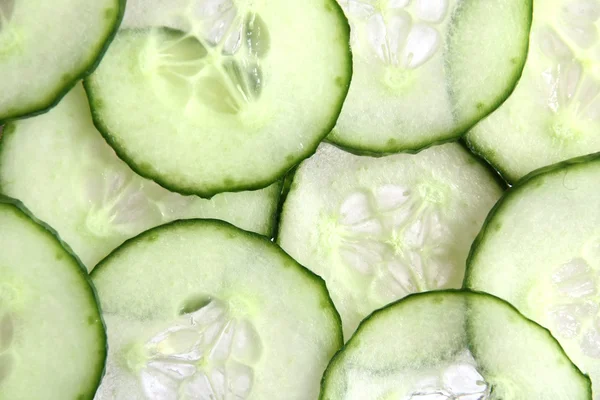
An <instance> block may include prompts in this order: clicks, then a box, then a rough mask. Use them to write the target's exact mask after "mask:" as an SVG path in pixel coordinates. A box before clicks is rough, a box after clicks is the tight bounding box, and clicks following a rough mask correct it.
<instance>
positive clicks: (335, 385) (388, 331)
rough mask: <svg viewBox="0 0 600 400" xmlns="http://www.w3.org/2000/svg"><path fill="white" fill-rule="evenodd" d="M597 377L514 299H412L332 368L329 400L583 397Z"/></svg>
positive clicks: (455, 295)
mask: <svg viewBox="0 0 600 400" xmlns="http://www.w3.org/2000/svg"><path fill="white" fill-rule="evenodd" d="M590 392H591V388H590V382H589V380H588V379H587V377H585V376H584V375H583V374H582V373H581V372H580V371H579V370H578V369H577V368H576V367H575V366H574V365H573V364H572V363H571V361H570V360H569V359H568V358H567V356H566V355H565V354H564V352H563V350H562V348H561V347H560V345H559V344H558V343H557V342H556V340H555V339H554V338H553V337H552V336H551V335H550V334H549V333H548V331H546V330H545V329H543V328H541V327H540V326H539V325H537V324H535V323H533V322H531V321H529V320H527V319H526V318H524V317H523V316H522V315H520V314H519V313H518V312H517V311H516V310H515V309H514V308H512V307H511V306H510V305H509V304H508V303H504V302H502V301H501V300H498V299H496V298H494V297H491V296H488V295H485V294H479V293H471V292H457V291H447V292H444V291H441V292H431V293H424V294H419V295H414V296H410V297H409V298H407V299H404V300H402V301H399V302H397V303H394V304H392V305H390V306H388V307H386V308H384V309H382V310H379V311H377V312H375V313H374V314H372V315H371V316H370V317H369V318H368V319H367V320H366V321H364V322H363V323H362V324H361V326H360V328H359V330H358V331H357V332H356V334H355V335H354V336H353V337H352V339H350V341H349V342H348V344H347V345H346V346H345V348H344V349H343V350H342V351H341V352H340V353H338V354H337V355H336V357H335V358H334V359H333V361H332V362H331V363H330V365H329V367H328V368H327V371H326V372H325V376H324V380H323V389H322V391H321V399H322V400H342V399H343V400H536V399H538V400H547V399H555V400H576V399H581V400H584V399H590Z"/></svg>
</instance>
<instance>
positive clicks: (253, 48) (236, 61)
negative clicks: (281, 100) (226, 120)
mask: <svg viewBox="0 0 600 400" xmlns="http://www.w3.org/2000/svg"><path fill="white" fill-rule="evenodd" d="M254 9H255V5H254V4H253V2H251V1H245V2H243V1H238V2H234V1H232V0H203V1H190V3H189V5H188V7H187V9H186V10H185V11H184V12H183V13H182V14H181V15H177V16H176V17H177V20H178V21H179V23H178V26H179V27H180V28H181V30H165V29H157V30H155V31H154V33H153V35H151V38H150V40H149V41H148V46H147V49H146V51H145V52H144V56H143V58H142V60H141V63H142V68H143V70H144V71H146V72H147V73H148V74H149V76H150V77H151V79H152V80H153V83H154V88H155V90H156V91H157V95H158V97H160V98H163V97H165V96H166V99H167V100H168V101H169V102H170V103H172V104H173V105H174V106H175V107H176V108H180V109H182V110H183V111H184V113H187V114H194V113H195V112H196V111H197V109H198V107H201V108H205V109H209V110H211V111H213V112H216V113H220V114H225V115H239V114H241V113H244V112H245V111H248V110H250V111H254V108H253V107H252V105H253V104H254V103H255V102H256V101H257V100H258V99H259V98H260V96H261V93H262V90H263V87H264V85H265V79H264V73H263V67H262V63H261V60H262V59H263V58H264V57H265V56H266V55H267V54H268V52H269V48H270V37H269V30H268V28H267V25H266V24H265V22H264V21H263V19H262V18H261V17H260V15H259V14H257V13H256V12H255V11H254ZM244 114H245V113H244Z"/></svg>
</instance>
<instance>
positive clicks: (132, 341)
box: [92, 220, 343, 400]
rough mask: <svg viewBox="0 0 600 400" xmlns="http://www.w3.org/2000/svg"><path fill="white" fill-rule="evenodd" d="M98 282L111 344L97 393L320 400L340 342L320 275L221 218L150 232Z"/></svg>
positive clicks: (104, 268) (96, 275)
mask: <svg viewBox="0 0 600 400" xmlns="http://www.w3.org/2000/svg"><path fill="white" fill-rule="evenodd" d="M92 279H93V281H94V284H95V285H96V288H97V290H98V293H99V297H100V301H101V303H102V309H103V311H104V317H105V320H106V325H107V328H108V339H109V344H110V346H109V356H108V362H107V372H106V376H105V378H104V380H103V383H102V386H101V387H100V389H99V391H98V394H97V397H96V400H105V399H111V400H112V399H128V400H137V399H161V400H163V399H232V400H233V399H239V400H241V399H260V400H262V399H280V398H285V399H289V400H299V399H307V400H308V399H315V398H316V397H317V395H318V392H319V379H320V377H321V375H322V373H323V371H324V370H325V367H326V366H327V363H328V361H329V359H330V358H331V357H332V356H333V354H334V353H335V351H336V350H338V349H339V348H340V346H341V345H342V343H343V340H342V332H341V323H340V318H339V314H338V313H337V311H336V310H335V308H334V307H333V303H332V302H331V299H330V298H329V295H328V293H327V289H326V287H325V284H324V282H323V281H322V280H321V279H320V278H319V277H317V276H315V275H314V274H312V273H311V272H310V271H308V270H306V269H305V268H303V267H302V266H300V265H299V264H298V263H296V262H295V261H294V260H293V259H292V258H291V257H289V256H288V255H287V254H285V253H284V252H283V251H282V250H281V249H280V248H279V247H277V246H276V245H275V244H273V243H271V242H270V241H269V240H268V239H267V238H264V237H261V236H259V235H256V234H252V233H248V232H245V231H242V230H239V229H237V228H234V227H233V226H231V225H229V224H228V223H225V222H221V221H216V220H188V221H177V222H174V223H171V224H168V225H163V226H162V227H159V228H155V229H153V230H151V231H148V232H145V233H143V234H142V235H140V236H138V237H136V238H135V239H132V240H130V241H128V242H127V243H126V244H125V245H123V246H121V247H120V248H119V249H117V250H116V251H115V252H114V253H112V254H111V255H110V256H109V257H107V258H106V259H105V260H104V261H102V263H101V264H100V265H99V266H98V267H97V268H96V269H95V270H94V271H93V273H92Z"/></svg>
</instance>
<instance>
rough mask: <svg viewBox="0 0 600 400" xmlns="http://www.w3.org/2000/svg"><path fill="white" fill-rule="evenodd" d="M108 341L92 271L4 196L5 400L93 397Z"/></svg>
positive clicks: (0, 395) (1, 355)
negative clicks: (90, 275) (91, 274)
mask: <svg viewBox="0 0 600 400" xmlns="http://www.w3.org/2000/svg"><path fill="white" fill-rule="evenodd" d="M105 358H106V336H105V332H104V326H103V324H102V320H101V318H100V311H99V309H98V305H97V303H96V297H95V294H94V291H93V289H92V287H91V286H90V282H89V280H88V276H87V274H86V272H85V269H84V268H83V267H82V266H80V265H79V264H78V262H77V260H76V259H75V257H73V256H72V255H71V254H70V253H69V252H67V250H65V248H64V247H62V245H61V243H60V241H59V240H58V239H57V238H56V236H55V235H54V233H53V232H52V231H50V229H49V228H47V227H45V226H43V225H41V224H39V223H38V222H37V220H35V219H33V217H31V214H29V212H28V211H27V210H25V209H24V208H23V207H22V206H21V205H20V204H19V203H17V202H16V201H14V200H11V199H8V198H6V197H2V196H0V399H3V400H33V399H44V400H66V399H72V400H75V399H77V400H91V399H93V398H94V393H95V392H96V388H97V387H98V385H99V383H100V378H101V377H102V373H103V371H104V361H105Z"/></svg>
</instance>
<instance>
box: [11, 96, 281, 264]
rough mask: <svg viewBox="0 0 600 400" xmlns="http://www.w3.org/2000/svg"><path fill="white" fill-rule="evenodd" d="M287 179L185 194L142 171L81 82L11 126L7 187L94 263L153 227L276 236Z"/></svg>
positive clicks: (12, 195)
mask: <svg viewBox="0 0 600 400" xmlns="http://www.w3.org/2000/svg"><path fill="white" fill-rule="evenodd" d="M280 191H281V184H280V183H275V184H273V185H271V186H269V187H268V188H266V189H262V190H258V191H254V192H240V193H222V194H219V195H217V196H215V197H213V198H212V199H210V200H206V199H201V198H199V197H196V196H181V195H179V194H176V193H172V192H169V191H167V190H166V189H163V188H162V187H160V186H159V185H157V184H156V183H154V182H152V181H149V180H146V179H143V178H142V177H140V176H138V175H136V174H135V173H134V172H133V171H131V169H130V168H129V167H128V166H127V165H126V164H125V163H124V162H123V161H121V160H120V159H119V158H118V157H117V156H116V155H115V153H114V152H113V150H112V149H111V148H110V146H108V145H107V144H106V142H105V141H104V140H103V139H102V136H101V135H100V134H99V133H98V131H97V130H96V128H95V127H94V125H93V123H92V119H91V115H90V110H89V106H88V103H87V99H86V97H85V93H84V91H83V88H82V87H81V85H78V86H77V87H75V88H74V89H73V90H72V91H71V92H70V93H69V94H68V95H67V96H66V97H65V98H64V99H63V100H62V102H61V103H60V104H59V105H58V106H57V107H56V108H55V109H53V110H51V111H50V112H48V113H47V114H44V115H40V116H37V117H35V118H30V119H27V120H21V121H15V122H12V123H9V124H7V125H6V128H5V131H4V136H3V137H2V138H1V139H0V192H2V193H4V194H5V195H8V196H11V197H15V198H18V199H19V200H21V201H23V202H24V203H25V204H26V205H27V207H29V208H30V209H31V210H32V211H33V212H34V213H35V214H36V215H37V216H38V217H39V218H41V219H42V220H44V221H45V222H47V223H48V224H50V225H51V226H52V227H53V228H54V229H56V230H57V231H58V232H59V234H60V235H61V237H62V238H63V239H64V240H65V241H66V242H67V243H68V244H69V245H70V246H71V247H72V248H73V250H74V251H75V252H76V253H77V255H78V256H79V257H80V258H81V260H82V261H83V262H84V263H85V265H86V266H87V267H88V269H92V268H93V267H94V266H95V265H96V264H97V263H98V261H100V260H101V259H102V258H104V257H105V256H106V255H108V253H110V252H111V251H112V250H113V249H114V248H116V247H117V246H119V245H120V244H121V243H123V242H124V241H125V240H126V239H129V238H131V237H133V236H135V235H137V234H139V233H141V232H143V231H145V230H147V229H150V228H152V227H155V226H157V225H161V224H163V223H165V222H170V221H173V220H175V219H183V218H219V219H224V220H226V221H229V222H231V223H233V224H235V225H237V226H239V227H241V228H244V229H247V230H251V231H255V232H258V233H261V234H264V235H267V236H272V234H273V229H274V225H275V224H274V222H275V214H276V212H277V206H278V199H279V194H280Z"/></svg>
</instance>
